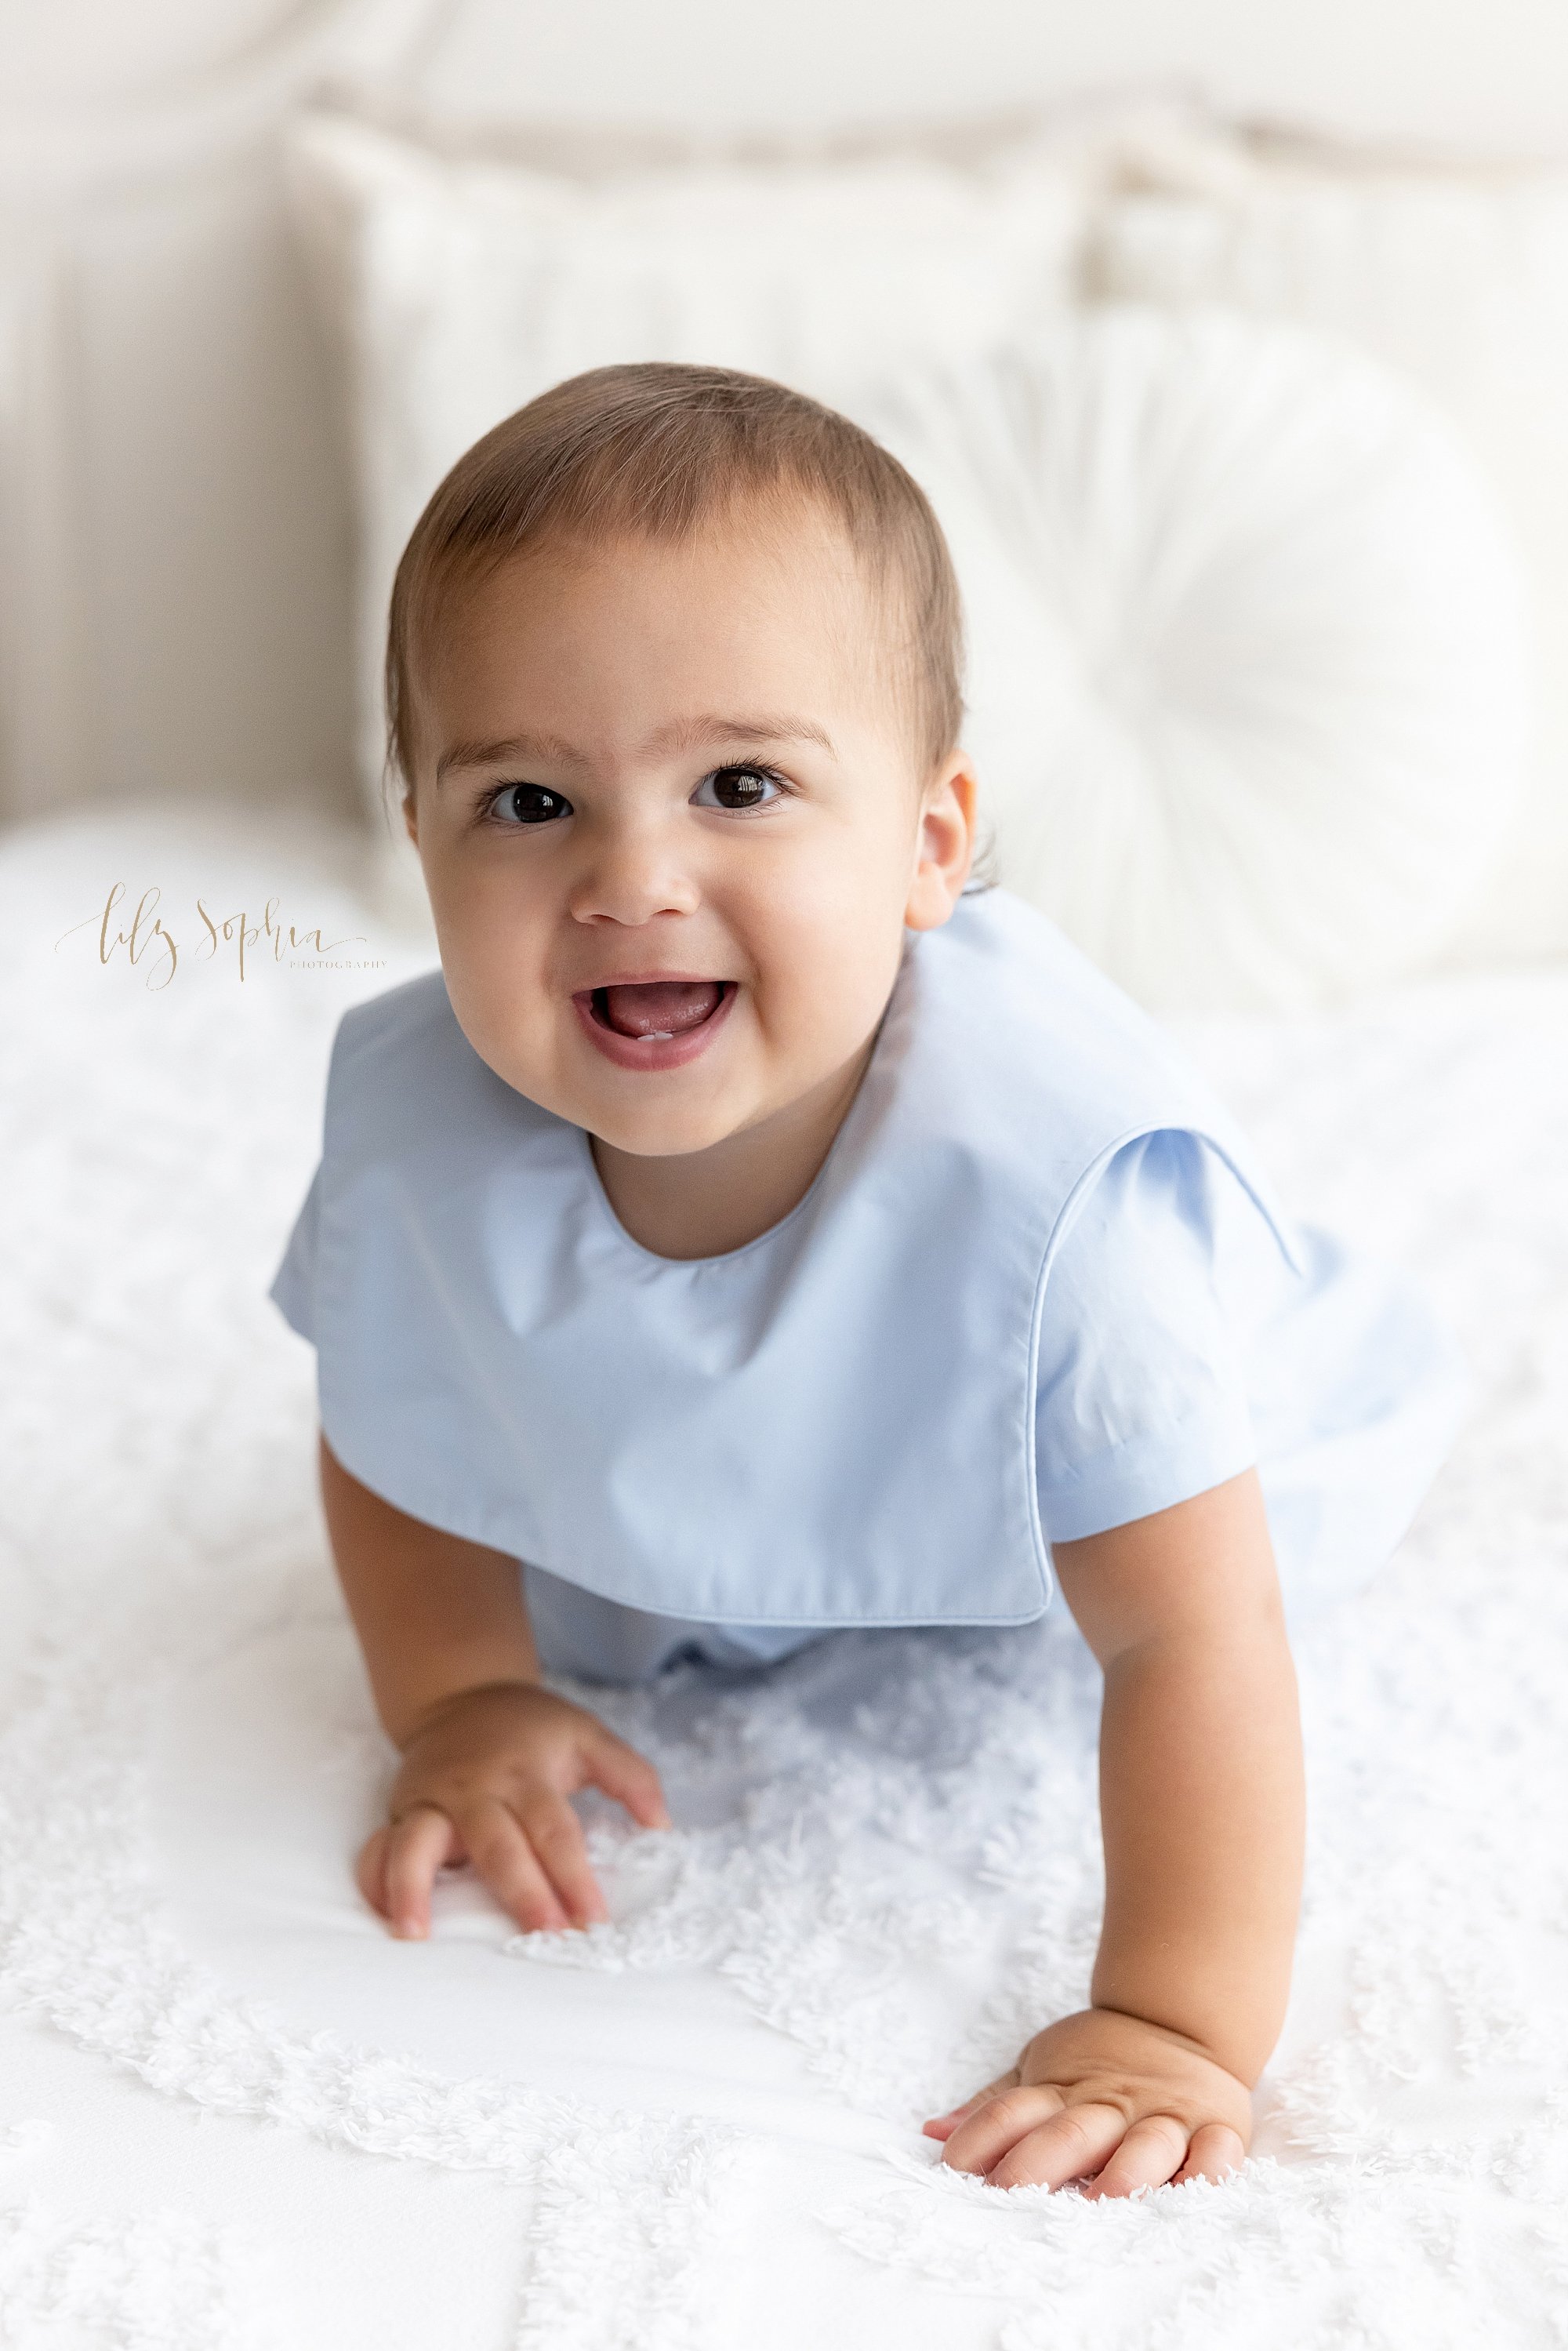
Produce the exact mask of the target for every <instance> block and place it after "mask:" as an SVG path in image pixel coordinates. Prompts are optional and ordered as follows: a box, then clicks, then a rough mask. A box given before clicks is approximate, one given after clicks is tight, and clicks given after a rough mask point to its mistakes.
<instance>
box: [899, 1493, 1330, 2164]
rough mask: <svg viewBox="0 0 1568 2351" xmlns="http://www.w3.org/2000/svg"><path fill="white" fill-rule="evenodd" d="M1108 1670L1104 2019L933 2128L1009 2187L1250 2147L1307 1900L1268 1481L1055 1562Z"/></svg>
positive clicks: (1060, 2036) (1059, 2034)
mask: <svg viewBox="0 0 1568 2351" xmlns="http://www.w3.org/2000/svg"><path fill="white" fill-rule="evenodd" d="M1054 1559H1055V1564H1056V1572H1057V1575H1058V1578H1059V1580H1060V1582H1061V1589H1062V1592H1063V1593H1064V1594H1065V1596H1066V1598H1067V1601H1068V1604H1069V1605H1070V1607H1071V1610H1072V1613H1073V1615H1074V1616H1075V1617H1076V1618H1077V1620H1078V1623H1079V1625H1081V1626H1082V1631H1083V1635H1084V1637H1085V1639H1086V1640H1087V1641H1088V1643H1089V1645H1090V1646H1091V1647H1092V1649H1093V1651H1094V1654H1095V1656H1097V1657H1098V1658H1099V1660H1100V1663H1101V1665H1102V1666H1103V1668H1104V1673H1105V1697H1104V1708H1103V1716H1102V1721H1101V1740H1100V1806H1101V1814H1102V1820H1103V1828H1104V1838H1105V1917H1104V1925H1103V1929H1102V1933H1101V1939H1100V1951H1099V1957H1098V1959H1097V1960H1096V1963H1095V1968H1094V1974H1093V1979H1092V1983H1091V1986H1090V1997H1091V1999H1092V2001H1093V2006H1092V2008H1088V2009H1084V2010H1082V2011H1081V2012H1080V2013H1079V2014H1077V2015H1075V2016H1069V2017H1064V2018H1062V2019H1061V2021H1060V2022H1057V2023H1055V2024H1052V2025H1049V2026H1048V2027H1047V2028H1046V2030H1045V2031H1044V2032H1040V2033H1039V2034H1037V2035H1036V2037H1035V2039H1034V2040H1033V2041H1031V2042H1030V2044H1029V2047H1028V2048H1027V2049H1026V2050H1025V2051H1024V2053H1023V2055H1022V2056H1021V2058H1020V2059H1019V2064H1018V2065H1017V2067H1016V2068H1014V2070H1013V2071H1012V2072H1011V2073H1009V2074H1006V2075H1004V2076H1003V2077H1002V2079H1001V2080H1000V2081H999V2082H995V2083H992V2084H991V2085H989V2086H988V2088H987V2089H985V2090H982V2091H981V2092H979V2093H978V2095H977V2096H976V2097H974V2098H971V2099H970V2100H969V2102H968V2104H967V2105H965V2106H963V2107H960V2108H959V2109H958V2110H957V2112H956V2114H955V2115H951V2116H942V2117H941V2118H940V2119H939V2120H938V2121H936V2122H934V2123H929V2124H927V2126H926V2128H927V2130H928V2132H930V2134H931V2135H932V2136H933V2137H940V2138H945V2139H946V2148H945V2150H944V2153H945V2158H946V2161H947V2162H949V2163H951V2164H953V2165H954V2166H955V2168H956V2169H958V2170H960V2171H968V2172H977V2173H979V2174H981V2175H982V2176H983V2177H985V2178H986V2179H990V2180H992V2181H994V2182H995V2183H996V2184H997V2185H998V2186H999V2187H1007V2188H1013V2187H1019V2186H1021V2185H1023V2184H1024V2183H1025V2182H1035V2183H1040V2182H1043V2183H1044V2184H1046V2185H1048V2186H1050V2187H1052V2188H1059V2187H1061V2186H1062V2185H1063V2184H1064V2183H1065V2182H1066V2181H1068V2180H1070V2179H1081V2178H1083V2177H1086V2176H1088V2175H1095V2177H1094V2185H1093V2189H1092V2191H1091V2192H1092V2193H1094V2194H1098V2195H1108V2196H1124V2195H1127V2194H1129V2193H1130V2192H1131V2191H1132V2190H1133V2189H1135V2188H1139V2187H1145V2186H1147V2187H1157V2186H1159V2185H1161V2184H1162V2183H1163V2182H1164V2181H1166V2180H1167V2179H1173V2178H1174V2179H1188V2178H1192V2177H1194V2176H1197V2175H1199V2174H1201V2175H1202V2176H1204V2177H1205V2178H1207V2179H1218V2178H1219V2177H1221V2176H1222V2175H1223V2173H1224V2172H1225V2171H1226V2170H1227V2169H1229V2168H1233V2167H1234V2166H1235V2164H1237V2163H1238V2162H1239V2160H1240V2158H1241V2157H1242V2156H1243V2155H1244V2154H1245V2152H1246V2149H1247V2147H1248V2144H1249V2138H1250V2136H1251V2102H1250V2098H1249V2090H1250V2088H1251V2085H1253V2083H1254V2082H1256V2080H1257V2078H1258V2076H1259V2074H1260V2073H1261V2072H1262V2070H1263V2067H1264V2065H1265V2064H1267V2063H1268V2060H1269V2056H1270V2052H1271V2051H1272V2049H1273V2046H1274V2043H1275V2042H1276V2040H1277V2039H1278V2037H1279V2032H1280V2026H1281V2022H1283V2018H1284V2012H1285V2002H1286V1998H1287V1995H1288V1992H1289V1989H1290V1979H1291V1953H1292V1949H1293V1945H1294V1941H1295V1931H1296V1918H1297V1912H1298V1907H1299V1904H1300V1897H1301V1862H1302V1844H1303V1834H1304V1831H1303V1811H1304V1795H1303V1785H1302V1777H1303V1775H1302V1766H1301V1728H1300V1717H1299V1712H1298V1707H1297V1698H1296V1678H1295V1669H1294V1667H1293V1666H1292V1664H1291V1653H1290V1647H1289V1645H1288V1643H1287V1641H1286V1637H1285V1626H1284V1614H1283V1609H1282V1606H1281V1598H1280V1588H1279V1579H1278V1576H1277V1575H1276V1573H1275V1569H1274V1561H1273V1553H1272V1551H1271V1549H1270V1541H1269V1530H1268V1523H1267V1520H1266V1519H1265V1517H1264V1513H1263V1499H1262V1495H1261V1492H1260V1489H1259V1485H1258V1480H1257V1477H1256V1474H1255V1472H1253V1471H1251V1470H1249V1471H1247V1472H1246V1473H1245V1475H1243V1476H1242V1477H1239V1478H1233V1479H1229V1480H1228V1482H1227V1483H1226V1484H1225V1485H1223V1486H1217V1487H1215V1488H1214V1489H1212V1490H1211V1491H1210V1492H1208V1493H1207V1494H1199V1495H1197V1496H1196V1497H1195V1498H1194V1499H1192V1500H1191V1501H1188V1502H1182V1503H1178V1504H1177V1505H1176V1508H1175V1509H1173V1510H1160V1511H1156V1512H1155V1514H1154V1515H1153V1516H1152V1517H1150V1518H1146V1519H1140V1520H1135V1521H1134V1523H1133V1524H1131V1525H1129V1526H1124V1527H1116V1528H1113V1529H1112V1530H1111V1531H1110V1532H1108V1533H1106V1534H1103V1535H1093V1536H1091V1537H1089V1538H1087V1539H1086V1540H1084V1541H1081V1542H1071V1543H1059V1544H1058V1545H1057V1546H1056V1547H1055V1551H1054Z"/></svg>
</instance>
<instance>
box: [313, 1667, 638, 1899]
mask: <svg viewBox="0 0 1568 2351" xmlns="http://www.w3.org/2000/svg"><path fill="white" fill-rule="evenodd" d="M589 1786H593V1787H596V1788H602V1789H603V1791H604V1792H605V1794H606V1795H608V1796H614V1797H616V1798H617V1799H618V1800H619V1801H620V1802H622V1804H624V1805H625V1807H626V1809H627V1811H628V1812H629V1813H631V1814H632V1819H633V1820H635V1821H639V1822H641V1823H642V1825H643V1827H644V1828H647V1829H667V1828H668V1827H669V1825H670V1816H669V1813H667V1812H666V1811H665V1809H664V1796H663V1793H662V1792H661V1790H660V1787H659V1775H658V1773H657V1772H656V1771H654V1769H653V1765H652V1764H651V1763H650V1762H648V1761H646V1760H645V1759H644V1758H643V1756H641V1755H639V1754H637V1753H636V1752H635V1751H634V1750H633V1749H632V1748H630V1747H628V1746H627V1745H626V1744H625V1742H624V1740H620V1739H617V1738H616V1736H615V1734H614V1732H613V1731H612V1730H608V1729H606V1728H605V1726H604V1724H603V1723H602V1722H601V1721H600V1720H599V1718H598V1717H597V1715H592V1714H590V1713H588V1712H587V1711H586V1709H585V1708H582V1707H580V1706H573V1705H571V1704H570V1701H569V1700H568V1699H566V1698H557V1697H556V1696H555V1695H554V1693H553V1692H552V1691H550V1690H547V1689H542V1688H540V1687H538V1684H537V1683H532V1682H497V1683H493V1684H491V1685H489V1686H488V1687H486V1688H483V1689H471V1690H464V1691H461V1692H460V1693H459V1694H458V1696H456V1697H455V1698H448V1699H446V1700H445V1701H444V1703H443V1704H442V1705H441V1706H439V1707H436V1708H433V1709H432V1711H431V1713H430V1714H429V1715H428V1716H427V1717H426V1719H425V1720H424V1721H423V1723H422V1724H421V1725H420V1728H419V1729H417V1730H416V1731H415V1732H414V1734H413V1737H412V1738H411V1739H410V1740H409V1741H408V1744H407V1746H406V1747H405V1748H404V1749H403V1757H402V1770H401V1771H399V1773H398V1775H397V1778H396V1780H395V1781H394V1782H392V1798H391V1802H390V1803H389V1805H388V1811H389V1813H391V1816H392V1817H391V1821H390V1823H389V1824H388V1826H387V1827H385V1828H381V1829H377V1831H376V1833H375V1834H374V1835H373V1836H372V1837H371V1838H370V1840H369V1841H368V1843H367V1844H366V1845H365V1847H364V1850H363V1851H362V1852H361V1855H360V1858H359V1863H358V1865H357V1867H356V1869H355V1873H354V1874H355V1876H356V1878H357V1880H358V1882H359V1887H360V1891H361V1894H362V1895H363V1896H364V1897H365V1899H366V1901H367V1902H368V1903H369V1904H370V1905H371V1908H372V1909H373V1910H378V1911H380V1913H381V1915H382V1917H383V1918H385V1919H387V1920H388V1921H389V1922H390V1924H391V1927H392V1933H393V1934H394V1935H398V1936H403V1937H407V1938H415V1939H417V1938H420V1937H423V1936H424V1935H427V1934H428V1933H429V1932H430V1889H431V1887H432V1886H433V1885H434V1881H435V1874H436V1872H437V1870H438V1869H440V1868H442V1867H443V1866H444V1865H445V1864H446V1863H448V1862H458V1861H470V1862H472V1863H473V1865H474V1867H475V1869H476V1871H477V1872H478V1874H479V1876H480V1877H481V1878H482V1879H483V1880H484V1882H485V1884H486V1886H488V1887H489V1889H490V1891H491V1893H492V1894H493V1895H494V1896H496V1899H497V1902H499V1903H500V1904H501V1906H502V1907H503V1908H504V1909H506V1910H507V1911H509V1912H510V1914H511V1916H512V1917H514V1918H515V1919H516V1920H517V1924H518V1926H519V1927H523V1928H530V1929H532V1928H563V1927H588V1926H591V1925H593V1923H594V1922H595V1921H596V1920H598V1919H602V1918H605V1917H608V1916H609V1913H608V1911H607V1910H606V1909H605V1907H604V1896H602V1894H601V1892H600V1890H599V1884H598V1880H597V1879H596V1878H595V1876H594V1875H593V1872H592V1870H591V1867H590V1866H589V1860H588V1850H587V1847H586V1845H585V1844H584V1843H583V1836H582V1828H581V1825H580V1822H579V1820H578V1817H577V1814H576V1813H574V1812H573V1811H572V1809H571V1806H570V1804H569V1803H568V1802H567V1798H568V1797H569V1796H570V1795H573V1794H575V1793H576V1792H577V1790H578V1789H579V1788H586V1787H589Z"/></svg>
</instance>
